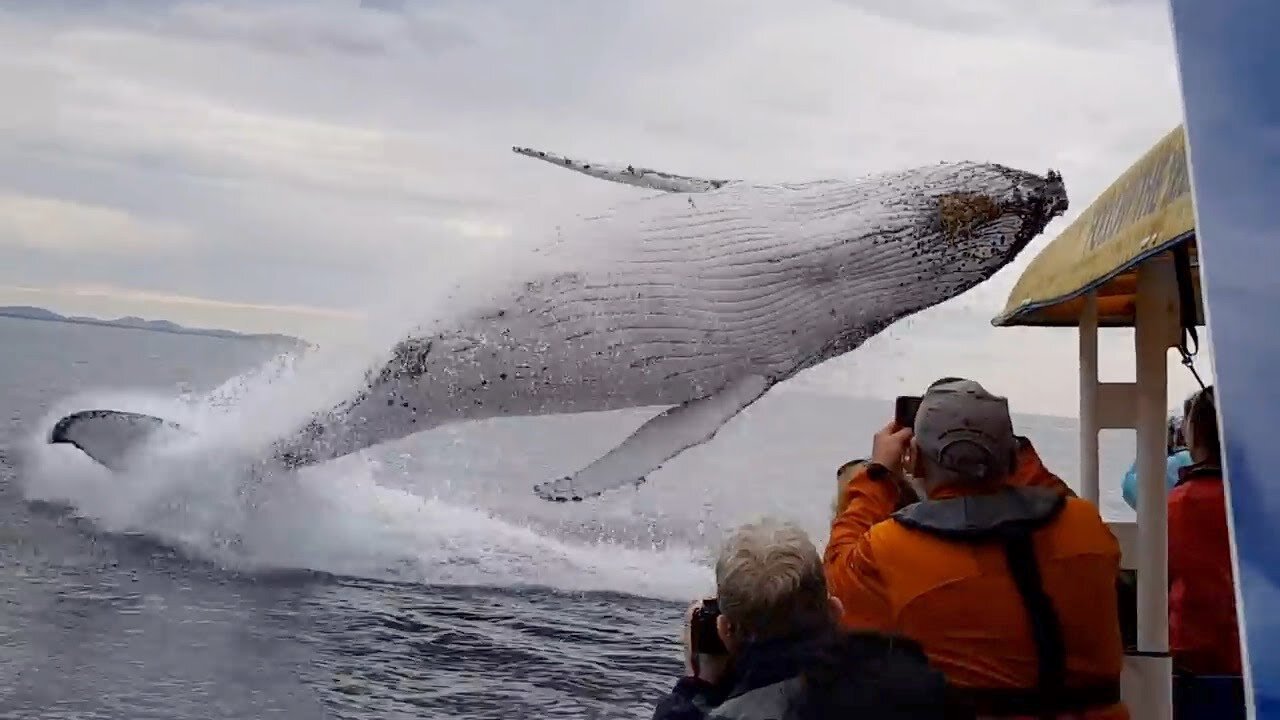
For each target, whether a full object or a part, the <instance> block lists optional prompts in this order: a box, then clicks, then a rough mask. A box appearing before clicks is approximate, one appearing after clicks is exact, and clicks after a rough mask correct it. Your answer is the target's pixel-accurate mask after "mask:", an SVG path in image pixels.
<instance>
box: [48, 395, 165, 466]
mask: <svg viewBox="0 0 1280 720" xmlns="http://www.w3.org/2000/svg"><path fill="white" fill-rule="evenodd" d="M157 432H172V433H182V434H186V433H187V432H189V431H187V430H186V429H185V428H183V427H182V426H181V425H178V424H177V423H174V422H170V421H168V420H163V419H161V418H158V417H153V416H151V415H143V414H142V413H133V412H125V411H122V410H81V411H79V412H75V413H72V414H70V415H67V416H66V417H64V418H62V419H61V420H59V421H58V422H57V424H55V425H54V426H53V430H52V431H50V433H49V443H50V444H59V443H66V444H69V445H74V446H75V447H77V448H79V450H80V452H83V453H84V454H85V455H88V456H89V457H90V458H91V459H92V460H93V461H94V462H96V463H98V464H99V465H102V466H104V467H106V468H107V469H109V470H112V471H116V472H118V471H120V470H122V469H123V468H124V466H125V463H126V461H127V460H128V458H129V456H130V455H131V454H132V453H133V452H134V451H135V450H136V449H137V448H138V447H140V446H141V445H142V444H143V443H146V442H147V441H149V440H151V439H152V438H154V437H155V436H156V433H157Z"/></svg>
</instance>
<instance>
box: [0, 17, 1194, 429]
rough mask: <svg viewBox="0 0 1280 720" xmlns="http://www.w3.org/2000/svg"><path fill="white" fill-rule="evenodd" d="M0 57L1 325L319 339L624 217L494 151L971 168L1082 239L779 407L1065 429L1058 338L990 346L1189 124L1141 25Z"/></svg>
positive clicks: (7, 32)
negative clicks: (907, 398) (945, 385)
mask: <svg viewBox="0 0 1280 720" xmlns="http://www.w3.org/2000/svg"><path fill="white" fill-rule="evenodd" d="M0 47H4V48H5V49H6V52H5V53H4V54H3V57H0V87H2V88H3V90H4V98H5V102H4V106H5V111H4V112H3V113H0V304H17V303H23V304H34V305H43V306H47V307H52V308H54V309H58V310H62V311H69V312H77V313H89V314H97V315H107V316H114V315H119V314H125V313H134V314H142V315H147V316H150V317H163V318H170V319H174V320H177V321H179V322H186V323H189V324H203V325H217V326H223V327H232V328H236V329H248V330H283V331H288V332H296V333H301V334H304V335H306V336H307V337H309V338H314V339H324V338H328V337H338V336H342V335H343V334H344V333H350V332H354V331H356V330H357V329H358V328H360V327H362V326H363V325H365V324H366V323H368V322H369V314H370V313H381V312H385V311H386V308H388V307H396V308H399V309H400V310H401V311H403V312H405V313H407V314H409V315H411V314H412V313H413V312H414V311H415V309H414V307H413V305H414V301H415V298H421V301H422V302H427V301H426V300H425V297H426V294H427V293H426V290H425V289H426V288H430V287H432V286H434V285H437V284H440V283H446V282H450V278H452V277H454V276H455V275H456V274H457V272H458V269H459V268H462V267H483V266H484V264H485V263H486V262H500V261H501V259H502V258H504V257H506V256H505V255H504V254H503V250H504V248H505V249H509V248H511V247H513V246H519V245H520V244H521V243H524V242H528V241H529V237H528V235H529V234H530V233H529V232H528V230H529V228H531V227H535V226H537V225H538V224H539V223H545V222H547V221H549V220H550V221H554V220H555V219H557V218H570V217H572V216H573V215H575V214H580V213H589V212H592V211H595V210H599V209H602V208H604V207H607V206H608V205H609V204H610V203H611V202H613V201H616V200H619V199H622V198H625V197H634V193H636V192H638V191H636V190H635V189H633V188H625V187H620V186H611V185H609V184H607V183H602V182H599V181H594V180H590V179H587V178H584V177H582V176H579V175H575V174H573V173H568V172H563V171H556V170H555V169H553V168H550V167H548V166H546V165H544V164H541V163H537V162H534V161H531V160H528V159H525V158H521V157H518V156H516V155H514V154H512V153H511V152H510V147H511V146H512V145H531V146H535V147H539V148H545V149H548V150H555V151H559V152H564V153H566V154H571V155H577V156H581V157H585V158H590V159H600V160H621V161H626V162H634V163H637V164H643V165H647V166H650V167H657V168H662V169H669V170H672V171H675V172H683V173H687V174H696V175H706V176H716V177H737V178H749V179H754V180H762V181H770V180H782V181H785V180H803V179H812V178H818V177H849V176H859V175H864V174H867V173H872V172H877V171H882V170H892V169H899V168H903V167H906V166H909V165H912V164H918V163H933V162H936V161H939V160H960V159H972V160H987V161H994V162H1000V163H1005V164H1008V165H1013V166H1016V167H1021V168H1025V169H1028V170H1034V171H1038V172H1042V171H1044V170H1046V169H1048V168H1054V169H1058V170H1061V171H1062V172H1063V173H1064V176H1065V178H1066V182H1067V185H1068V190H1069V192H1070V195H1071V197H1072V200H1073V205H1074V207H1073V213H1072V214H1070V215H1068V217H1067V218H1065V219H1063V220H1059V221H1057V222H1055V223H1054V225H1052V226H1050V229H1049V232H1048V233H1047V234H1046V235H1045V236H1043V237H1042V238H1041V239H1040V240H1039V241H1037V243H1036V244H1035V245H1033V246H1032V248H1031V249H1030V251H1029V252H1028V253H1026V254H1024V257H1023V261H1022V262H1019V263H1017V264H1016V265H1014V266H1013V267H1011V268H1008V269H1006V270H1005V271H1004V272H1002V273H1001V274H1000V275H998V276H997V277H996V278H995V279H994V280H992V281H991V282H989V283H987V284H986V285H984V286H982V287H980V288H978V289H976V290H975V291H973V292H971V293H969V294H967V295H965V296H963V297H961V298H959V299H957V300H956V301H953V302H952V303H949V304H947V305H945V306H943V307H941V308H938V309H936V310H934V311H931V312H929V313H926V314H925V315H923V316H921V317H920V318H917V319H913V320H910V321H907V322H904V323H902V324H901V325H899V326H897V327H895V328H893V329H891V330H890V331H889V332H887V333H885V334H884V335H883V336H881V337H879V338H876V339H875V340H873V341H872V342H871V343H869V344H868V345H867V346H864V348H863V349H862V350H861V351H860V352H857V353H854V354H853V356H851V357H848V358H844V359H841V360H838V361H835V362H833V363H829V364H828V365H827V366H824V367H822V368H819V369H817V370H815V371H812V372H810V373H808V374H807V375H806V376H804V377H803V378H801V379H800V381H799V382H798V383H797V384H798V385H799V384H817V385H820V386H823V387H830V388H833V389H839V390H848V391H850V392H856V393H858V394H870V395H880V396H891V395H893V394H896V393H898V392H903V391H906V390H908V389H909V388H911V387H913V386H915V385H918V384H919V383H921V382H925V381H928V380H931V379H933V378H934V377H937V376H938V375H940V374H943V373H952V372H961V373H969V374H973V375H975V376H977V377H980V378H982V379H985V380H988V381H989V383H990V384H992V385H994V386H996V387H998V388H999V389H1001V390H1003V391H1005V392H1007V393H1009V394H1010V395H1011V396H1012V397H1014V398H1015V399H1016V400H1017V402H1018V403H1019V405H1020V407H1022V408H1023V409H1026V410H1029V411H1037V412H1054V413H1066V414H1071V413H1074V409H1075V406H1076V402H1077V401H1076V391H1075V385H1074V368H1075V364H1076V360H1075V358H1076V352H1075V340H1074V336H1073V335H1072V334H1070V333H1069V332H1066V331H1022V330H993V329H991V328H989V326H988V321H989V319H990V317H991V316H992V315H994V314H995V313H996V312H997V311H998V310H999V309H1000V307H1001V306H1002V305H1003V302H1004V299H1005V296H1006V295H1007V293H1008V291H1009V289H1010V287H1011V286H1012V283H1013V281H1014V280H1015V279H1016V276H1017V273H1018V272H1019V271H1020V269H1021V268H1022V267H1023V266H1024V265H1025V261H1026V260H1029V259H1030V257H1031V256H1032V255H1033V254H1034V253H1035V252H1036V251H1037V250H1038V249H1039V248H1040V247H1042V245H1043V243H1044V242H1046V241H1047V239H1048V238H1049V237H1051V236H1053V235H1055V234H1056V233H1057V232H1059V231H1061V229H1062V228H1064V227H1065V225H1066V222H1068V221H1069V220H1070V219H1071V218H1072V217H1073V216H1074V212H1075V211H1078V210H1080V209H1082V208H1083V207H1085V206H1086V205H1087V204H1088V202H1089V201H1090V200H1091V199H1092V198H1093V197H1094V196H1095V195H1096V194H1097V193H1098V192H1099V191H1100V190H1102V189H1103V188H1104V187H1105V186H1106V185H1107V184H1108V183H1109V182H1110V180H1111V179H1112V178H1114V176H1115V175H1116V174H1117V173H1119V172H1121V171H1122V170H1123V169H1124V168H1125V167H1127V166H1128V165H1129V164H1130V163H1131V162H1132V161H1133V160H1134V159H1135V158H1136V157H1137V156H1138V155H1139V154H1140V153H1142V152H1143V151H1145V150H1146V149H1147V148H1148V147H1149V146H1150V145H1151V144H1152V143H1153V142H1154V141H1155V140H1157V139H1158V138H1159V137H1161V136H1162V135H1163V134H1164V133H1165V132H1167V131H1168V130H1169V129H1170V128H1171V127H1172V126H1174V125H1175V124H1177V123H1178V122H1180V120H1181V114H1180V113H1181V108H1180V100H1179V96H1178V86H1177V74H1176V69H1175V67H1174V57H1173V48H1172V40H1171V33H1170V28H1169V23H1168V17H1167V10H1166V3H1165V2H1163V1H1162V0H1071V1H1070V2H1035V3H1029V2H1024V1H1023V0H789V1H788V2H786V3H782V2H768V3H766V2H750V1H746V0H696V1H695V0H645V2H643V3H641V2H600V1H599V0H539V1H538V2H533V1H532V0H492V1H489V2H478V1H477V0H456V1H455V0H430V1H428V0H363V2H360V0H306V2H302V1H300V0H272V1H271V2H266V1H264V0H246V1H243V2H234V1H223V0H210V1H203V0H202V1H201V2H174V1H171V0H130V1H129V2H124V1H116V2H112V1H107V0H38V1H36V0H32V1H31V2H9V3H4V4H3V5H0ZM1115 334H1116V335H1117V337H1115V338H1110V339H1107V340H1105V341H1104V350H1105V352H1106V355H1107V357H1106V358H1105V359H1104V363H1103V368H1104V373H1107V374H1108V375H1109V376H1110V377H1112V378H1113V379H1123V378H1126V377H1132V370H1131V368H1130V366H1129V365H1128V362H1126V360H1127V356H1126V355H1125V354H1124V353H1123V350H1124V348H1125V347H1126V345H1128V344H1129V343H1131V342H1132V341H1131V336H1130V335H1128V334H1124V333H1115ZM1130 362H1131V361H1130ZM1171 373H1172V376H1173V377H1174V378H1175V380H1176V382H1175V385H1174V388H1175V390H1174V391H1175V393H1178V394H1179V396H1180V394H1181V393H1183V392H1185V390H1186V389H1187V388H1189V385H1188V384H1187V380H1186V378H1185V377H1184V373H1183V372H1182V371H1180V370H1178V369H1177V368H1176V367H1174V369H1173V370H1171Z"/></svg>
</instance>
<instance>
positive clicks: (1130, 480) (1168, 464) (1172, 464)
mask: <svg viewBox="0 0 1280 720" xmlns="http://www.w3.org/2000/svg"><path fill="white" fill-rule="evenodd" d="M1194 397H1195V396H1194V395H1192V396H1191V397H1190V398H1187V401H1186V402H1185V403H1183V416H1184V417H1185V416H1186V410H1187V408H1188V407H1189V406H1190V404H1191V399H1192V398H1194ZM1165 449H1166V451H1167V452H1168V454H1169V457H1168V459H1167V460H1165V466H1164V482H1165V486H1166V487H1167V488H1169V489H1172V488H1173V486H1174V485H1176V484H1178V470H1180V469H1182V468H1184V467H1186V466H1188V465H1190V464H1191V451H1190V450H1187V448H1186V440H1184V439H1183V437H1182V418H1181V417H1178V416H1176V415H1174V416H1170V418H1169V436H1168V440H1167V442H1166V444H1165ZM1120 493H1121V494H1122V495H1124V501H1125V503H1126V504H1127V505H1128V506H1129V507H1131V508H1133V509H1134V510H1137V509H1138V460H1137V458H1134V461H1133V464H1132V465H1130V466H1129V472H1127V473H1125V474H1124V480H1123V481H1122V482H1121V483H1120Z"/></svg>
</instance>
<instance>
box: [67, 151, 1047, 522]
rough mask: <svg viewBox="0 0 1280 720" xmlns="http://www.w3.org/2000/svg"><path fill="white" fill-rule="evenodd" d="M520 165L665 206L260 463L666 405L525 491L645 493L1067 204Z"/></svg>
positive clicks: (990, 190)
mask: <svg viewBox="0 0 1280 720" xmlns="http://www.w3.org/2000/svg"><path fill="white" fill-rule="evenodd" d="M513 150H514V151H515V152H517V153H519V154H522V155H527V156H531V157H535V158H539V159H543V160H546V161H548V162H551V163H553V164H556V165H559V166H562V167H567V168H570V169H573V170H576V171H578V172H581V173H584V174H587V175H590V176H594V177H598V178H603V179H607V180H611V181H616V182H621V183H625V184H629V185H635V186H638V187H644V188H649V189H651V190H657V191H661V192H659V193H656V194H653V195H651V196H646V197H638V198H636V199H635V200H633V201H630V202H627V203H623V204H622V205H621V206H619V207H617V208H615V209H614V210H613V211H611V212H610V213H608V214H607V215H604V216H601V217H595V218H587V219H581V220H579V221H578V222H577V224H576V225H573V226H571V227H565V228H563V229H562V232H563V233H565V234H567V235H571V236H574V237H575V238H576V239H577V240H579V241H584V242H586V243H588V244H590V245H592V246H604V247H606V248H607V251H608V255H609V257H610V262H609V263H607V264H605V265H604V266H602V267H585V266H584V267H580V268H578V269H573V268H572V267H571V268H569V269H562V271H561V272H555V273H553V272H547V273H542V274H536V273H535V274H533V276H531V277H529V278H528V282H526V283H524V284H523V285H521V286H519V287H515V288H511V289H510V291H509V293H507V294H506V295H505V296H504V297H501V298H499V300H498V301H496V302H495V303H494V304H493V305H492V306H490V307H487V308H485V309H483V310H480V311H476V312H472V313H469V314H464V315H462V316H460V317H457V318H455V319H454V320H452V321H451V324H449V325H445V326H441V328H440V329H433V330H430V331H417V332H415V333H412V334H410V335H409V336H408V337H406V338H404V339H403V340H402V341H400V342H399V343H398V344H396V345H395V347H394V348H393V349H392V351H391V357H390V359H389V360H387V361H386V362H385V363H382V362H379V363H376V364H375V365H374V366H373V367H372V368H371V369H370V370H369V372H368V373H367V374H366V376H365V382H364V383H363V385H362V386H359V387H357V388H355V390H354V391H353V392H352V394H351V395H350V396H349V398H347V399H346V400H345V401H343V402H341V403H340V404H338V405H337V406H335V407H333V408H331V409H328V410H324V411H322V412H319V413H317V414H316V415H314V416H313V417H312V418H311V419H310V420H309V421H308V422H307V423H306V424H305V425H304V426H303V427H302V428H300V429H299V430H298V431H297V432H296V433H294V434H292V435H290V436H288V437H284V438H282V439H280V440H279V441H277V442H276V443H275V444H274V445H273V451H272V452H271V455H270V457H269V458H267V459H266V460H265V461H266V462H274V463H277V464H278V465H280V466H283V467H286V468H289V467H298V466H302V465H308V464H312V463H319V462H322V461H325V460H328V459H331V458H335V457H338V456H341V455H345V454H348V453H352V452H356V451H359V450H361V449H363V448H366V447H369V446H372V445H375V444H378V443H381V442H385V441H389V440H394V439H397V438H401V437H404V436H406V435H409V434H412V433H416V432H419V431H422V430H427V429H429V428H433V427H437V426H440V425H444V424H448V423H454V422H460V421H466V420H475V419H481V418H488V417H494V416H531V415H543V414H559V413H581V412H595V411H605V410H614V409H620V408H630V407H642V406H665V407H666V409H665V410H664V411H662V412H661V413H660V414H658V415H656V416H654V417H653V418H651V419H650V420H648V421H647V422H645V423H644V424H643V425H642V426H641V427H640V428H639V429H637V430H636V431H635V433H633V434H632V435H631V436H630V437H628V438H626V439H625V440H624V441H623V442H622V443H621V444H619V445H618V446H616V447H614V448H613V449H611V450H609V451H608V452H607V453H605V454H604V455H603V456H601V457H599V458H598V459H596V460H595V461H594V462H592V463H590V464H588V465H587V466H586V467H584V468H581V469H579V470H578V471H577V472H574V473H572V474H569V475H566V476H564V477H562V478H559V479H555V480H551V481H549V482H545V483H542V484H539V485H537V486H535V493H536V494H537V495H538V496H539V497H542V498H544V499H548V500H557V501H564V500H582V499H584V498H588V497H592V496H596V495H599V494H600V493H602V492H605V491H607V490H610V489H613V488H618V487H621V486H625V485H628V484H632V483H635V484H639V483H640V482H642V481H643V480H644V479H645V477H646V476H647V475H648V474H649V473H651V472H653V471H654V470H656V469H657V468H659V467H660V466H661V465H662V464H663V463H665V462H666V461H668V460H670V459H671V458H673V457H675V456H676V455H678V454H679V453H681V452H682V451H684V450H686V449H688V448H690V447H693V446H696V445H699V444H701V443H703V442H706V441H707V440H709V439H711V438H712V436H714V435H715V434H716V432H717V431H718V430H719V429H720V428H721V427H722V426H723V425H724V424H725V423H726V422H728V421H729V420H730V419H732V418H733V417H734V416H735V415H737V414H738V413H739V412H740V411H742V409H743V408H745V407H747V406H748V405H750V404H751V403H753V402H754V401H755V400H757V399H759V398H760V397H761V396H762V395H764V394H765V393H766V392H767V391H768V390H769V388H771V387H773V386H774V385H776V384H778V383H780V382H783V381H785V380H787V379H788V378H790V377H792V376H794V375H795V374H797V373H798V372H800V371H802V370H804V369H806V368H810V367H813V366H815V365H817V364H819V363H822V362H824V361H826V360H829V359H831V358H834V357H837V356H840V355H843V354H844V353H847V352H849V351H851V350H853V349H855V348H857V347H858V346H859V345H861V344H862V343H863V342H864V341H865V340H866V339H867V338H869V337H871V336H873V335H875V334H876V333H878V332H880V331H881V330H883V329H884V328H886V327H888V326H889V325H891V324H892V323H894V322H895V321H897V320H899V319H901V318H904V317H906V316H908V315H911V314H913V313H915V312H918V311H920V310H923V309H925V308H928V307H931V306H933V305H936V304H938V303H941V302H944V301H946V300H949V299H951V298H953V297H956V296H957V295H959V294H961V293H963V292H965V291H966V290H968V289H970V288H972V287H974V286H976V285H978V284H979V283H981V282H983V281H984V280H986V279H987V278H989V277H991V276H992V275H993V274H994V273H995V272H996V271H997V270H999V269H1000V268H1002V267H1004V266H1005V265H1006V264H1008V263H1009V262H1010V261H1012V260H1013V259H1014V258H1015V257H1016V256H1017V255H1018V253H1019V252H1020V251H1021V250H1022V249H1023V248H1024V247H1026V246H1027V244H1028V243H1029V242H1030V241H1031V240H1032V238H1034V237H1035V236H1037V235H1038V234H1040V233H1041V232H1042V231H1043V230H1044V228H1045V226H1046V225H1047V224H1048V223H1049V222H1050V221H1051V220H1052V219H1053V218H1054V217H1056V216H1058V215H1060V214H1062V213H1063V212H1064V211H1065V210H1066V208H1067V196H1066V191H1065V189H1064V187H1063V183H1062V177H1061V176H1060V175H1059V174H1058V173H1055V172H1053V171H1049V173H1048V175H1047V176H1038V175H1034V174H1031V173H1028V172H1024V171H1021V170H1017V169H1013V168H1010V167H1006V166H1003V165H998V164H992V163H978V162H952V163H941V164H937V165H931V166H925V167H917V168H913V169H909V170H905V171H900V172H893V173H888V174H883V175H879V176H874V177H870V178H866V179H861V180H855V181H845V180H821V181H814V182H806V183H796V184H773V185H770V184H755V183H750V182H745V181H732V180H713V179H703V178H696V177H689V176H683V175H676V174H673V173H667V172H660V171H656V170H651V169H647V168H637V167H635V166H631V165H628V166H621V165H612V164H601V163H594V162H580V161H574V160H570V159H567V158H565V157H562V156H559V155H554V154H551V153H545V152H541V151H536V150H531V149H528V148H518V147H517V148H513ZM570 246H571V245H570ZM570 252H571V251H570ZM570 264H571V265H572V263H570ZM166 427H167V428H170V429H176V430H177V431H181V429H180V428H176V426H174V425H173V424H171V423H168V422H166V421H164V420H162V419H159V418H154V417H150V416H146V415H137V414H131V413H122V412H117V411H112V410H87V411H82V412H79V413H75V414H72V415H69V416H66V417H64V418H62V419H61V420H60V421H59V422H58V423H57V424H56V426H55V427H54V429H53V431H52V433H51V436H50V442H54V443H72V444H74V445H76V446H77V447H79V448H80V449H81V450H82V451H84V452H85V453H86V454H88V455H89V456H90V457H92V458H93V459H95V460H96V461H98V462H99V463H101V464H103V465H106V466H107V467H110V468H115V467H121V466H123V464H124V460H125V459H126V457H127V455H128V453H129V451H130V450H131V449H132V448H134V447H136V446H137V445H138V444H139V443H141V442H142V441H144V440H145V439H146V438H147V437H149V436H150V434H151V433H152V432H153V431H155V430H156V429H158V428H166Z"/></svg>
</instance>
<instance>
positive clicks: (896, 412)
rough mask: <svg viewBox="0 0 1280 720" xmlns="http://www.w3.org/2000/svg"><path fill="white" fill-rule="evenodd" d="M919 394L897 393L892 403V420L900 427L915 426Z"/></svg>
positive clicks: (920, 398) (918, 410)
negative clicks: (896, 397)
mask: <svg viewBox="0 0 1280 720" xmlns="http://www.w3.org/2000/svg"><path fill="white" fill-rule="evenodd" d="M923 399H924V398H922V397H920V396H919V395H899V396H898V399H897V400H896V401H895V402H894V404H893V421H894V422H895V423H897V425H898V427H900V428H909V427H915V424H916V414H917V413H919V412H920V402H921V401H922V400H923Z"/></svg>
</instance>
